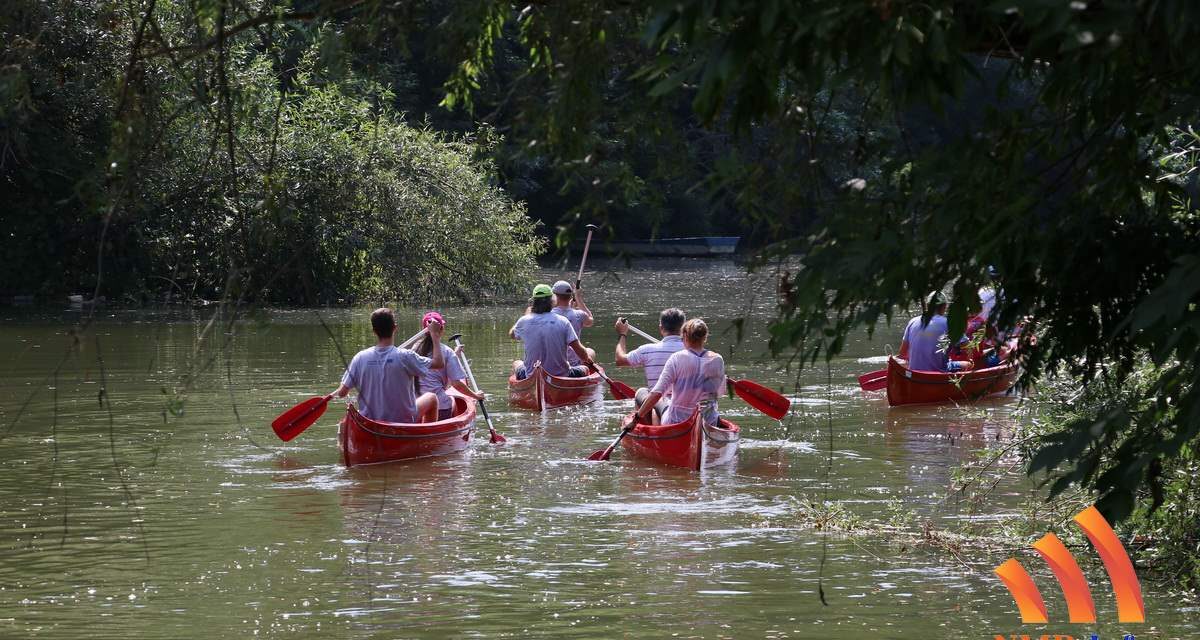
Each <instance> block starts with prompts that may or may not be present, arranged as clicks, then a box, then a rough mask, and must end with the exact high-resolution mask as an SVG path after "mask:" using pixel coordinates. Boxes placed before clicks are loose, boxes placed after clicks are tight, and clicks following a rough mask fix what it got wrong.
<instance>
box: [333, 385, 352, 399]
mask: <svg viewBox="0 0 1200 640" xmlns="http://www.w3.org/2000/svg"><path fill="white" fill-rule="evenodd" d="M350 389H351V387H347V386H346V385H344V384H341V385H338V388H337V391H334V392H333V395H335V396H337V397H339V398H345V397H346V395H347V394H349V393H350Z"/></svg>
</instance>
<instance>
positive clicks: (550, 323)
mask: <svg viewBox="0 0 1200 640" xmlns="http://www.w3.org/2000/svg"><path fill="white" fill-rule="evenodd" d="M552 295H553V291H551V289H550V286H549V285H545V284H539V285H537V286H536V287H534V288H533V295H532V297H531V298H530V299H529V308H528V309H526V312H525V315H523V316H521V317H520V318H518V319H517V321H516V323H515V324H513V326H512V328H511V329H509V330H508V335H509V337H511V338H512V339H513V340H520V341H521V342H523V343H524V345H525V359H524V360H513V375H514V376H516V378H517V380H524V379H525V378H527V377H529V374H530V373H532V372H533V369H534V368H535V367H536V366H537V365H538V364H541V365H542V368H543V369H545V370H546V373H549V374H550V375H553V376H558V377H560V378H567V377H570V378H582V377H585V376H587V375H588V369H589V368H593V369H594V368H595V367H596V363H595V361H594V360H593V359H592V357H591V356H589V355H588V352H587V350H586V349H585V348H584V346H583V344H582V343H580V342H579V337H578V336H577V335H575V329H574V328H573V327H572V326H571V323H570V322H569V321H567V319H566V318H564V317H562V316H560V315H556V314H554V313H551V309H552V308H553V304H552V302H551V300H550V298H551V296H552ZM568 349H570V350H571V351H574V352H575V355H576V356H578V357H579V361H580V362H581V363H583V364H582V365H575V366H572V365H571V364H570V363H569V362H567V350H568Z"/></svg>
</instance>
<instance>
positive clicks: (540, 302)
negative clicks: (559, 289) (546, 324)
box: [529, 296, 554, 313]
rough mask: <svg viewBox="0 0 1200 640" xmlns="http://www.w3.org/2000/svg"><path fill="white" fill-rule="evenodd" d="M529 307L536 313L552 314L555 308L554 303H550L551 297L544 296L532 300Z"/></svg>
mask: <svg viewBox="0 0 1200 640" xmlns="http://www.w3.org/2000/svg"><path fill="white" fill-rule="evenodd" d="M529 306H530V310H531V311H533V312H534V313H550V310H551V309H553V308H554V303H553V302H551V301H550V296H543V297H541V298H533V299H531V300H530V301H529Z"/></svg>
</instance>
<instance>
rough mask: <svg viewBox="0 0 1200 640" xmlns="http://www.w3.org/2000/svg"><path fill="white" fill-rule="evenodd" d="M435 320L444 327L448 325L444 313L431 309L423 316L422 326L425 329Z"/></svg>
mask: <svg viewBox="0 0 1200 640" xmlns="http://www.w3.org/2000/svg"><path fill="white" fill-rule="evenodd" d="M434 321H436V322H437V323H438V324H440V325H442V326H443V327H444V326H446V319H445V318H443V317H442V314H440V313H438V312H436V311H430V312H429V313H426V314H425V315H423V316H421V328H422V329H424V328H425V327H428V326H429V323H430V322H434Z"/></svg>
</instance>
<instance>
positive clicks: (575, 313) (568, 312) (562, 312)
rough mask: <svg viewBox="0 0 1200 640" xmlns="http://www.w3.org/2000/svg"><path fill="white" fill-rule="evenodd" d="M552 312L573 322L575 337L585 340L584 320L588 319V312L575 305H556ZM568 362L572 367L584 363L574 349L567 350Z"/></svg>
mask: <svg viewBox="0 0 1200 640" xmlns="http://www.w3.org/2000/svg"><path fill="white" fill-rule="evenodd" d="M550 313H553V314H554V315H556V316H562V317H564V318H566V319H567V322H570V323H571V328H572V329H574V330H575V337H576V338H579V340H580V341H582V340H583V321H584V320H587V318H588V314H586V313H584V312H583V311H581V310H579V309H576V308H574V307H554V308H553V309H551V310H550ZM567 362H568V363H570V365H571V366H572V367H574V366H576V365H579V364H583V363H582V362H580V361H579V356H577V355H575V351H574V350H568V351H567Z"/></svg>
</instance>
